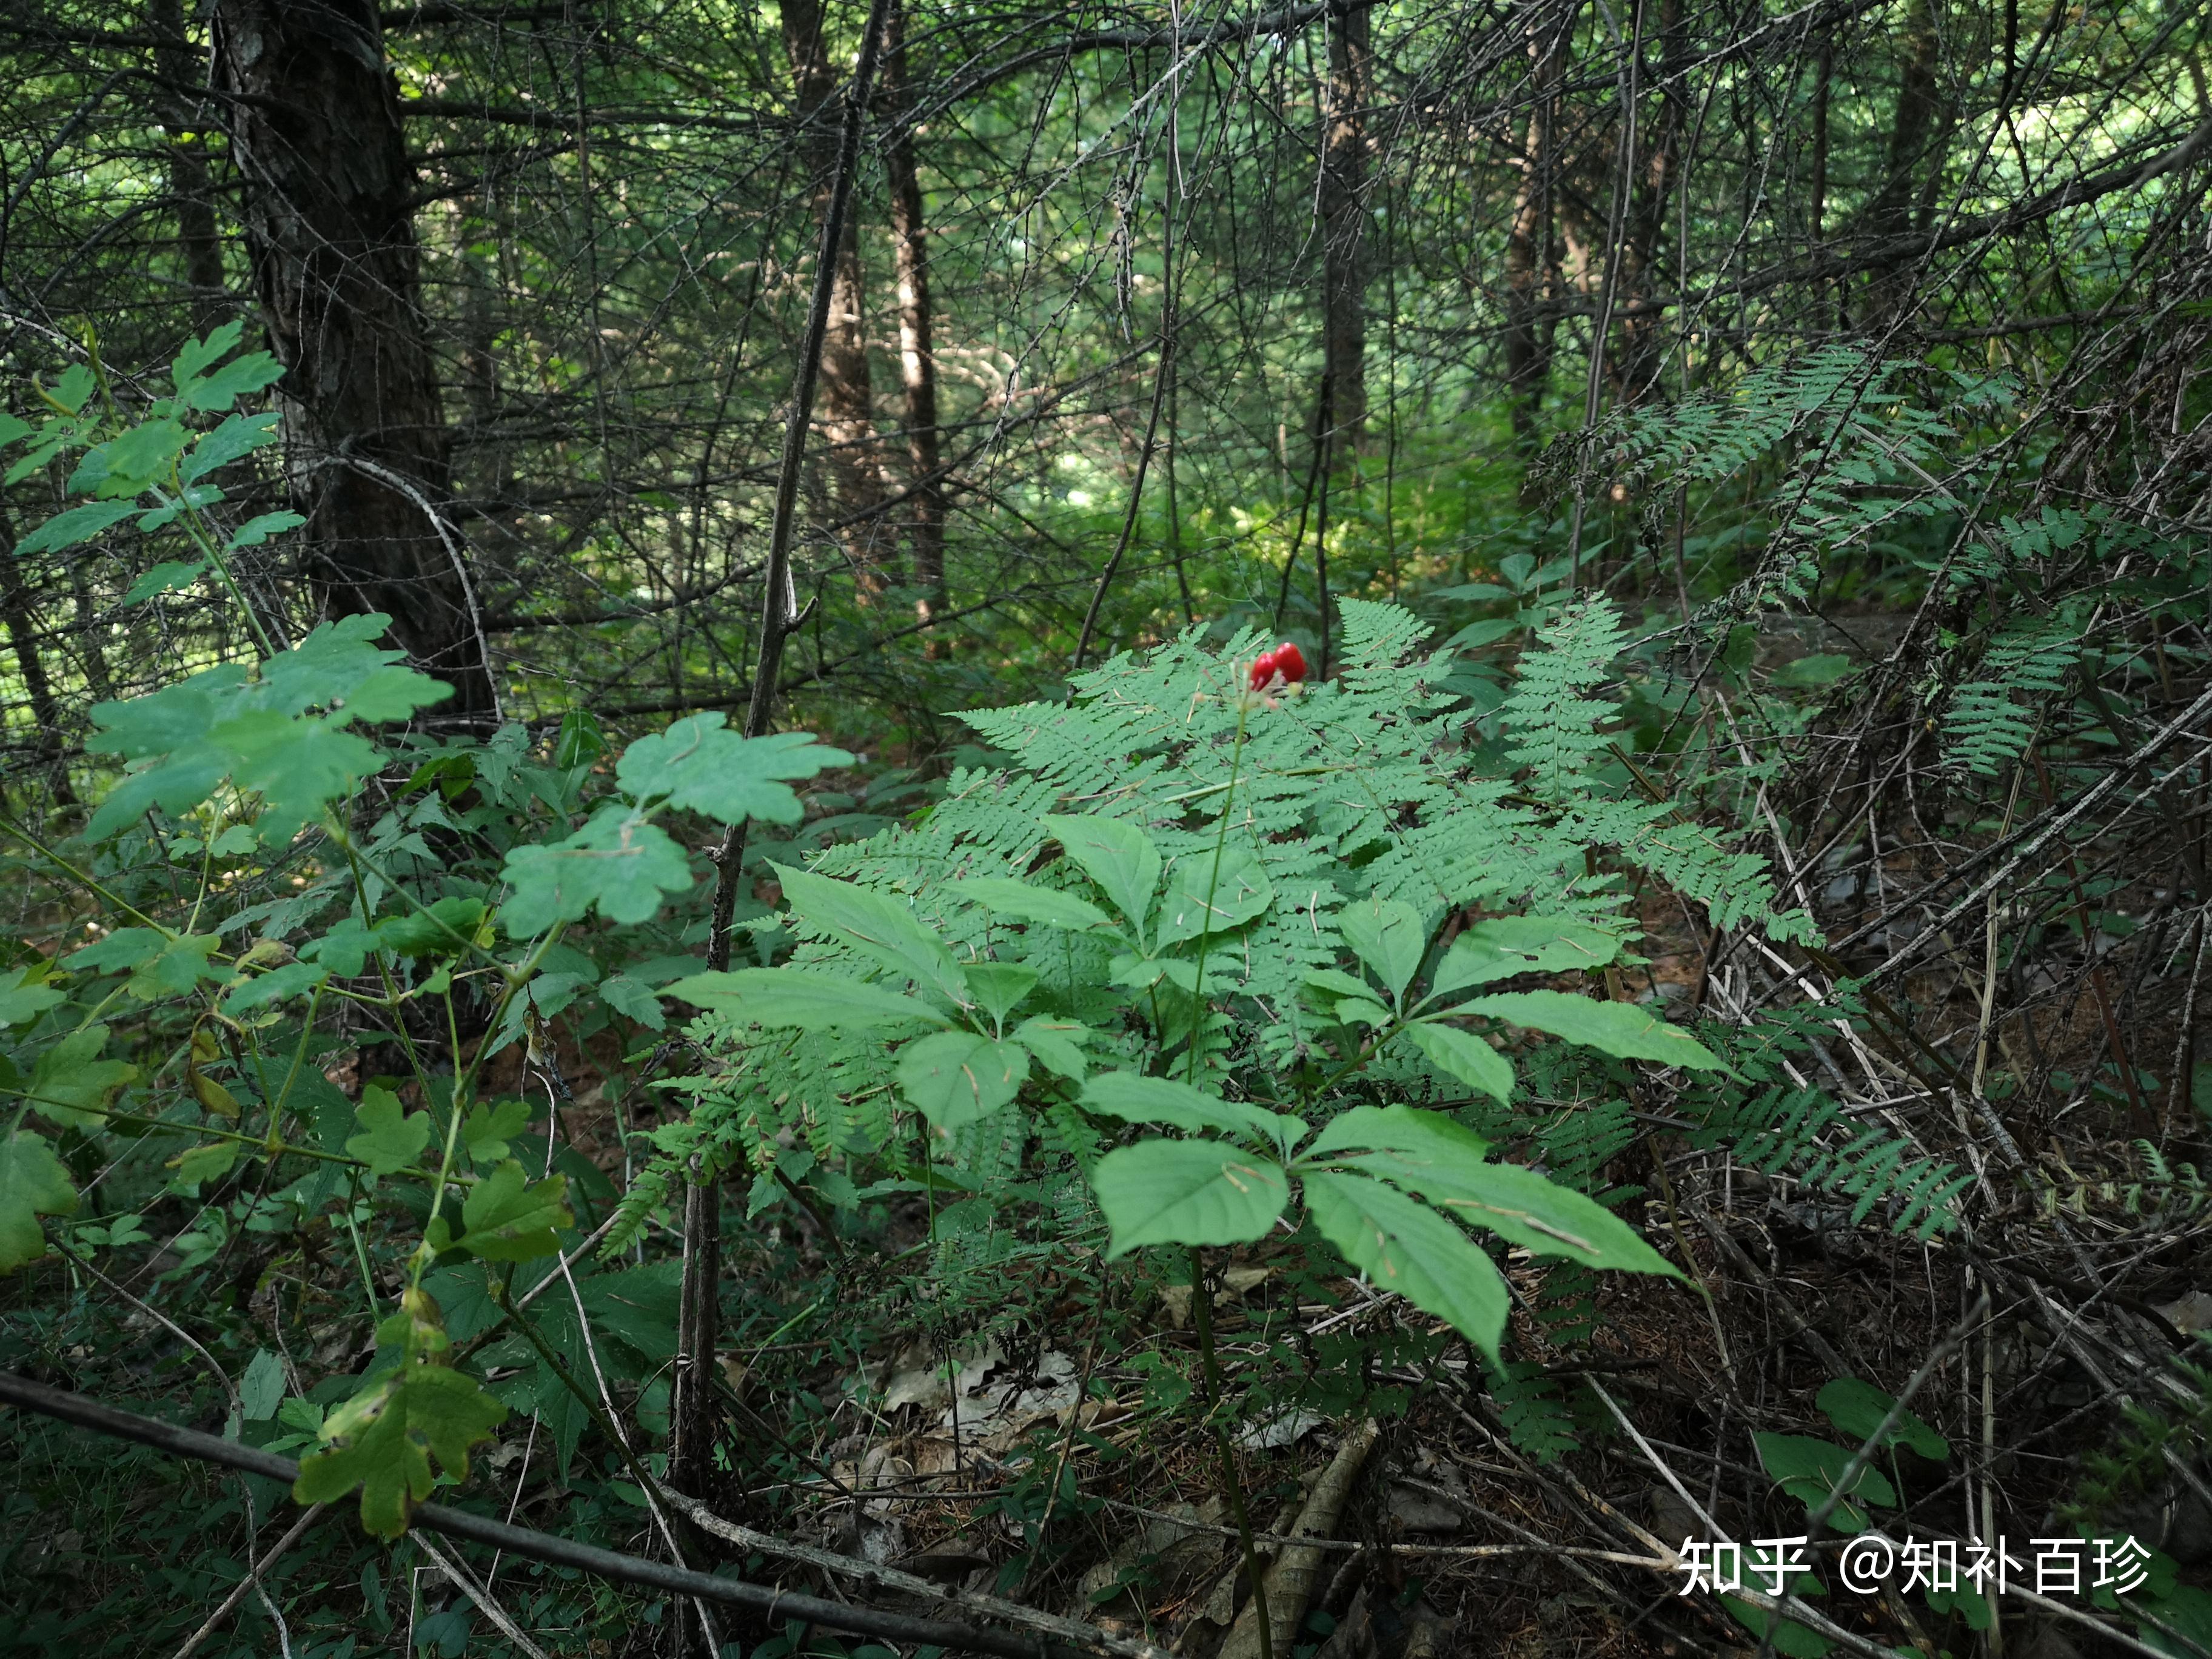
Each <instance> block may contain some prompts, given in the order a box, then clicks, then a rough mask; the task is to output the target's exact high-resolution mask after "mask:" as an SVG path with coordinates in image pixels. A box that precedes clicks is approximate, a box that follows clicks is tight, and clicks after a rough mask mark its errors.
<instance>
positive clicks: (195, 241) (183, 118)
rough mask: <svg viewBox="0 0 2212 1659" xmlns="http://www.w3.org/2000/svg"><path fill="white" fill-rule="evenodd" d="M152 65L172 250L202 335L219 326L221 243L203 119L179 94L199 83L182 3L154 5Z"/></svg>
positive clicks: (167, 0)
mask: <svg viewBox="0 0 2212 1659" xmlns="http://www.w3.org/2000/svg"><path fill="white" fill-rule="evenodd" d="M148 21H149V22H150V23H151V24H152V26H153V33H154V39H155V42H156V43H157V44H156V45H155V48H154V64H155V68H156V69H157V70H160V71H161V79H162V80H163V81H164V82H167V85H165V86H162V87H161V88H159V89H158V90H157V91H156V93H155V100H156V101H157V103H158V105H159V107H160V109H161V130H162V133H163V136H164V137H167V139H168V141H169V194H170V195H171V196H172V197H174V198H175V203H176V213H177V246H178V252H179V253H180V254H181V255H182V256H183V261H184V268H185V284H186V286H187V288H188V289H190V291H191V302H190V303H191V314H192V327H193V329H194V331H197V332H198V333H201V334H204V333H206V332H207V331H208V330H210V329H211V328H213V327H214V326H215V325H216V324H217V323H219V322H221V321H222V313H223V311H224V309H225V308H226V307H225V301H226V299H227V295H226V293H225V288H226V284H225V283H224V281H223V275H222V235H221V234H220V233H219V232H218V231H217V229H216V216H215V190H214V187H213V185H212V184H211V183H210V180H209V178H208V164H207V135H206V132H205V131H204V128H203V126H202V125H201V124H202V122H203V121H204V120H205V119H207V118H209V117H207V116H204V115H203V114H201V113H200V112H197V111H195V110H194V109H193V108H192V107H191V104H190V102H189V101H188V100H187V98H186V95H185V94H184V93H183V92H182V91H180V90H179V88H182V87H185V86H189V85H191V83H192V82H196V81H197V80H198V79H199V78H200V75H201V68H200V64H199V63H198V61H197V58H196V56H195V54H194V53H193V52H192V47H191V40H190V39H189V38H188V37H187V36H186V34H185V8H184V3H183V0H153V3H152V7H151V10H150V14H149V19H148Z"/></svg>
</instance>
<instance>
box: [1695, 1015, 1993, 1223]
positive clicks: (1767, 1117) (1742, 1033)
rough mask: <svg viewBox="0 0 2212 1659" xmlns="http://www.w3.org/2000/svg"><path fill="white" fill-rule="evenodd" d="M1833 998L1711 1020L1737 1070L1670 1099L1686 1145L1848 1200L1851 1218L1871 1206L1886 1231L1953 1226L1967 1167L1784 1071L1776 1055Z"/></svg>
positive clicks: (1798, 1040) (1787, 1050)
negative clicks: (1754, 1018)
mask: <svg viewBox="0 0 2212 1659" xmlns="http://www.w3.org/2000/svg"><path fill="white" fill-rule="evenodd" d="M1838 1012H1839V1011H1838V1009H1837V1008H1835V1007H1814V1006H1800V1007H1796V1008H1784V1009H1778V1010H1776V1011H1773V1012H1770V1013H1769V1014H1767V1015H1766V1016H1765V1017H1764V1018H1761V1019H1760V1020H1759V1022H1758V1023H1757V1024H1754V1025H1753V1026H1750V1027H1748V1028H1746V1029H1743V1030H1735V1031H1729V1030H1721V1029H1718V1028H1711V1029H1709V1030H1708V1035H1709V1036H1713V1037H1715V1038H1716V1039H1717V1040H1718V1041H1719V1042H1723V1044H1725V1045H1726V1050H1727V1052H1728V1054H1729V1058H1730V1060H1731V1061H1732V1063H1733V1064H1734V1066H1735V1069H1736V1072H1737V1079H1723V1080H1722V1081H1720V1082H1718V1083H1703V1082H1700V1083H1698V1084H1693V1085H1691V1086H1689V1087H1687V1088H1686V1089H1684V1090H1682V1091H1680V1093H1679V1094H1678V1096H1677V1097H1676V1100H1675V1103H1674V1104H1675V1109H1676V1110H1677V1111H1678V1112H1680V1114H1681V1115H1683V1116H1685V1117H1686V1118H1688V1119H1690V1120H1691V1121H1692V1122H1693V1123H1694V1124H1695V1125H1696V1126H1697V1127H1695V1128H1694V1129H1692V1132H1691V1133H1690V1136H1689V1139H1690V1143H1691V1145H1692V1146H1698V1147H1702V1148H1710V1149H1713V1150H1722V1149H1725V1150H1726V1151H1728V1152H1729V1153H1730V1155H1731V1156H1733V1157H1734V1158H1735V1160H1736V1161H1737V1162H1738V1163H1739V1164H1742V1165H1743V1166H1744V1167H1746V1168H1747V1169H1750V1170H1756V1171H1758V1172H1759V1173H1760V1174H1763V1175H1769V1176H1790V1178H1792V1179H1794V1180H1796V1181H1798V1182H1802V1183H1803V1184H1804V1185H1805V1186H1807V1187H1808V1188H1812V1189H1814V1190H1815V1191H1819V1192H1826V1193H1831V1194H1835V1195H1836V1196H1838V1197H1841V1198H1848V1199H1850V1200H1852V1208H1851V1221H1852V1224H1853V1225H1857V1224H1858V1223H1861V1222H1863V1221H1865V1220H1866V1219H1867V1218H1869V1217H1870V1216H1872V1215H1874V1214H1875V1212H1876V1211H1880V1212H1881V1213H1882V1217H1883V1218H1884V1220H1885V1221H1886V1222H1887V1225H1888V1226H1889V1228H1890V1230H1891V1231H1893V1232H1895V1233H1898V1234H1900V1235H1905V1234H1909V1235H1911V1237H1915V1238H1917V1239H1920V1240H1923V1241H1925V1240H1927V1239H1929V1238H1932V1237H1936V1235H1937V1234H1939V1233H1946V1232H1949V1231H1953V1230H1954V1229H1955V1228H1956V1227H1957V1225H1958V1224H1959V1212H1958V1206H1959V1200H1960V1198H1961V1196H1962V1195H1963V1194H1965V1192H1966V1189H1967V1188H1969V1187H1971V1186H1972V1184H1973V1179H1974V1178H1973V1175H1972V1171H1970V1170H1960V1168H1959V1167H1958V1166H1957V1165H1956V1164H1950V1163H1947V1162H1943V1161H1942V1160H1939V1159H1934V1158H1928V1157H1927V1156H1925V1155H1924V1154H1923V1153H1922V1152H1919V1151H1918V1150H1917V1148H1916V1147H1915V1146H1913V1145H1912V1144H1911V1142H1910V1141H1908V1140H1906V1139H1905V1138H1904V1137H1903V1136H1901V1135H1899V1134H1897V1133H1894V1132H1893V1131H1892V1130H1889V1129H1887V1128H1884V1127H1881V1126H1879V1125H1870V1124H1868V1123H1865V1122H1863V1121H1861V1120H1859V1119H1857V1118H1853V1117H1851V1116H1850V1115H1848V1114H1847V1113H1846V1112H1845V1111H1844V1109H1843V1108H1842V1107H1840V1106H1838V1104H1837V1103H1836V1102H1835V1101H1834V1100H1832V1098H1830V1097H1829V1096H1828V1095H1827V1094H1826V1093H1825V1092H1824V1091H1821V1090H1819V1089H1814V1088H1809V1087H1806V1086H1803V1085H1797V1084H1795V1083H1792V1082H1790V1081H1788V1080H1787V1079H1785V1078H1784V1075H1783V1072H1782V1066H1781V1061H1782V1060H1783V1058H1784V1056H1786V1055H1789V1054H1802V1053H1803V1052H1805V1050H1806V1049H1807V1048H1808V1046H1809V1042H1808V1039H1809V1037H1810V1036H1811V1035H1812V1034H1813V1033H1814V1030H1817V1028H1818V1027H1819V1026H1820V1025H1821V1024H1824V1023H1826V1022H1828V1021H1832V1020H1833V1019H1835V1018H1837V1017H1838Z"/></svg>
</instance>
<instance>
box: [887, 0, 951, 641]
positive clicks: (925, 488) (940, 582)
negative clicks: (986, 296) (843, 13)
mask: <svg viewBox="0 0 2212 1659" xmlns="http://www.w3.org/2000/svg"><path fill="white" fill-rule="evenodd" d="M886 27H887V29H888V33H887V36H886V38H885V40H884V92H885V94H887V97H886V102H887V103H888V105H889V106H890V118H891V120H892V122H893V123H894V127H893V131H894V134H895V137H893V138H892V140H891V143H890V147H889V149H887V150H886V151H885V153H884V167H885V169H886V170H887V172H888V173H889V174H890V196H891V250H892V255H893V260H894V264H895V266H896V270H897V273H898V306H899V380H900V383H901V386H902V390H903V391H904V392H905V394H906V453H907V467H908V472H909V475H910V480H911V487H912V489H913V490H914V495H913V497H912V499H911V501H910V503H909V506H908V520H907V538H908V545H909V546H910V547H911V548H912V549H913V550H914V584H915V589H916V590H917V592H916V593H915V602H914V609H915V619H916V620H917V621H920V622H922V623H927V622H929V621H930V620H931V619H932V618H933V617H935V616H936V615H937V614H938V613H939V611H942V610H943V609H944V608H945V488H944V485H943V484H942V483H940V482H939V480H938V477H937V469H938V467H939V465H940V464H941V461H940V452H939V435H938V425H937V357H936V352H935V348H934V345H933V342H932V340H931V337H930V320H929V244H928V240H927V236H928V227H927V221H926V220H925V219H924V217H923V214H922V201H921V169H920V167H918V165H917V164H916V161H915V146H914V137H915V135H914V131H913V129H912V128H910V127H908V126H906V125H902V122H903V118H904V117H905V115H906V113H907V112H908V104H909V99H908V80H907V65H906V9H905V7H904V6H903V5H902V4H900V3H897V0H893V4H892V7H891V12H890V21H889V23H888V24H887V26H886ZM940 645H941V641H935V640H933V641H931V642H930V647H931V653H932V654H933V655H934V654H936V653H937V651H938V649H939V646H940Z"/></svg>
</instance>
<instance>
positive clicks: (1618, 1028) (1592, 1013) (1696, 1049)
mask: <svg viewBox="0 0 2212 1659" xmlns="http://www.w3.org/2000/svg"><path fill="white" fill-rule="evenodd" d="M1455 1012H1458V1013H1463V1014H1486V1015H1488V1016H1489V1017H1490V1018H1492V1019H1503V1020H1510V1021H1511V1022H1512V1023H1513V1024H1516V1025H1526V1026H1528V1028H1529V1029H1530V1030H1537V1031H1548V1032H1550V1033H1551V1034H1552V1035H1553V1036H1559V1037H1565V1038H1566V1040H1567V1041H1568V1042H1579V1043H1581V1044H1582V1045H1583V1047H1584V1048H1595V1049H1596V1050H1597V1051H1598V1052H1599V1053H1600V1054H1611V1055H1612V1056H1613V1058H1614V1059H1615V1060H1652V1061H1655V1062H1656V1063H1657V1064H1659V1065H1662V1066H1682V1067H1684V1068H1686V1069H1687V1070H1690V1071H1698V1072H1724V1071H1726V1070H1727V1069H1728V1066H1727V1065H1726V1063H1725V1062H1724V1061H1723V1060H1722V1059H1721V1058H1720V1056H1719V1055H1717V1054H1714V1053H1713V1051H1712V1050H1711V1049H1710V1048H1706V1047H1705V1044H1704V1043H1702V1042H1699V1041H1698V1040H1697V1038H1695V1037H1693V1036H1691V1035H1690V1034H1689V1033H1688V1032H1687V1031H1685V1030H1682V1029H1681V1028H1680V1026H1676V1025H1669V1024H1668V1023H1667V1022H1666V1021H1665V1020H1663V1019H1661V1018H1659V1017H1658V1016H1657V1015H1656V1014H1655V1013H1652V1012H1649V1011H1648V1010H1646V1009H1644V1008H1643V1007H1641V1006H1638V1005H1637V1004H1635V1003H1632V1002H1600V1001H1599V1000H1597V999H1595V997H1578V996H1574V995H1572V994H1569V993H1567V992H1565V991H1505V992H1501V993H1499V994H1497V995H1494V996H1486V997H1477V998H1475V999H1474V1000H1473V1001H1472V1002H1464V1003H1462V1004H1461V1005H1460V1006H1459V1007H1458V1008H1457V1009H1456V1010H1455Z"/></svg>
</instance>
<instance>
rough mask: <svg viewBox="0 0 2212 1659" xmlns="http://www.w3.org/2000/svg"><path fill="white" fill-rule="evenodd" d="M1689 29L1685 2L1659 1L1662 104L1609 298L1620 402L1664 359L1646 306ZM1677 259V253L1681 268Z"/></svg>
mask: <svg viewBox="0 0 2212 1659" xmlns="http://www.w3.org/2000/svg"><path fill="white" fill-rule="evenodd" d="M1689 60H1690V37H1689V27H1688V24H1687V22H1686V19H1685V17H1684V15H1683V7H1682V0H1660V4H1659V64H1660V85H1659V107H1658V110H1657V112H1656V113H1655V115H1654V117H1653V119H1652V124H1651V131H1650V136H1649V137H1648V139H1647V140H1646V143H1647V144H1648V146H1649V149H1648V150H1647V152H1646V153H1645V155H1644V157H1643V158H1642V164H1641V166H1640V167H1638V173H1637V177H1636V180H1635V196H1634V198H1633V204H1632V208H1631V210H1630V215H1629V227H1628V234H1627V236H1626V239H1625V240H1624V242H1623V245H1622V247H1621V267H1620V292H1619V294H1618V295H1616V296H1615V300H1614V304H1615V306H1616V307H1617V308H1618V309H1619V311H1620V313H1621V324H1620V332H1621V349H1620V398H1621V401H1622V402H1623V403H1624V404H1634V403H1639V402H1641V401H1642V400H1643V399H1644V398H1647V397H1649V396H1650V395H1651V394H1652V393H1653V392H1656V391H1657V390H1658V385H1659V372H1660V369H1661V368H1662V366H1663V365H1664V363H1665V362H1666V358H1667V352H1666V343H1665V342H1666V335H1667V330H1666V326H1665V319H1664V318H1663V317H1662V315H1661V314H1660V313H1658V312H1656V311H1655V310H1652V309H1650V308H1649V306H1650V301H1652V300H1653V299H1654V298H1655V289H1656V284H1655V282H1654V279H1653V271H1654V269H1655V267H1656V265H1657V264H1658V261H1659V251H1660V249H1661V247H1662V246H1664V244H1665V242H1666V240H1667V210H1668V204H1670V203H1671V201H1672V200H1673V197H1674V190H1675V188H1676V175H1677V173H1679V172H1680V168H1681V157H1682V139H1683V136H1684V134H1685V133H1686V131H1687V130H1688V127H1689V119H1690V104H1689V94H1688V83H1687V79H1686V76H1687V74H1688V70H1689ZM1676 264H1677V266H1678V267H1679V266H1680V259H1679V258H1677V260H1676Z"/></svg>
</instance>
